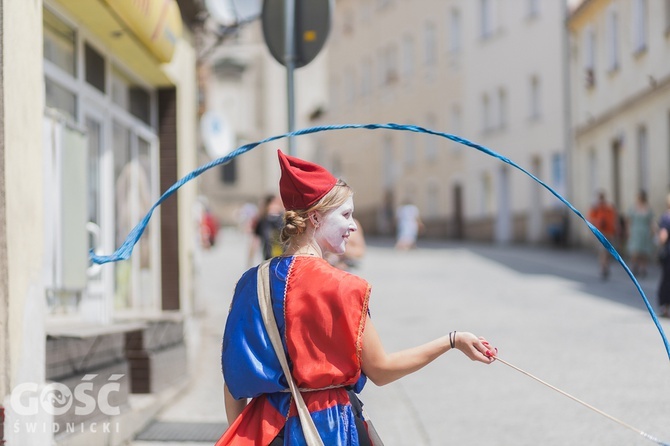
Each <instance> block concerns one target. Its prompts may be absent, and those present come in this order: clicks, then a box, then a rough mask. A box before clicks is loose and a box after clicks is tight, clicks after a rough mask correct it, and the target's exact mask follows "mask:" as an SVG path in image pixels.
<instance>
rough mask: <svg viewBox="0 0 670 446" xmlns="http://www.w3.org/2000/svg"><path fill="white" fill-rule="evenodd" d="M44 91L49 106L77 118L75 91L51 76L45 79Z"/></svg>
mask: <svg viewBox="0 0 670 446" xmlns="http://www.w3.org/2000/svg"><path fill="white" fill-rule="evenodd" d="M44 91H45V98H44V100H45V102H46V106H47V107H51V108H56V109H58V110H61V111H63V112H65V113H67V114H68V115H70V117H72V118H73V119H76V118H77V96H76V95H75V94H74V93H73V92H71V91H70V90H68V89H66V88H65V87H62V86H61V85H60V84H58V83H56V82H54V81H52V80H51V79H49V78H46V79H44Z"/></svg>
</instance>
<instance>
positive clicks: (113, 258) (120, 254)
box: [90, 123, 670, 359]
mask: <svg viewBox="0 0 670 446" xmlns="http://www.w3.org/2000/svg"><path fill="white" fill-rule="evenodd" d="M346 129H352V130H353V129H366V130H378V129H384V130H394V131H408V132H415V133H426V134H429V135H435V136H439V137H442V138H446V139H449V140H451V141H454V142H456V143H459V144H462V145H465V146H468V147H471V148H473V149H476V150H478V151H480V152H483V153H485V154H487V155H489V156H492V157H494V158H497V159H498V160H500V161H502V162H503V163H505V164H509V165H510V166H512V167H514V168H516V169H518V170H520V171H521V172H523V173H525V174H526V175H527V176H529V177H530V178H532V179H533V180H534V181H535V182H537V183H538V184H540V185H541V186H542V187H544V188H545V189H547V190H548V191H549V192H550V193H551V194H552V195H554V196H555V197H556V198H558V199H559V200H560V201H561V202H562V203H563V204H564V205H566V206H567V207H568V209H570V210H571V211H572V212H573V213H574V214H575V215H577V216H578V217H579V218H580V219H582V220H583V221H584V222H585V223H586V225H587V226H588V228H589V230H590V231H591V232H592V233H593V235H595V236H596V238H597V239H598V240H599V241H600V243H601V244H602V245H603V246H604V247H605V248H606V249H607V250H608V251H609V252H610V254H612V256H613V257H614V258H615V260H616V261H617V262H619V264H620V265H621V266H622V267H623V269H624V270H625V271H626V273H627V274H628V277H630V279H631V280H632V281H633V283H634V284H635V287H636V288H637V291H638V293H639V294H640V296H642V300H643V301H644V304H645V306H646V307H647V311H648V312H649V314H650V315H651V318H652V320H653V321H654V324H655V325H656V328H657V329H658V332H659V333H660V335H661V339H662V340H663V344H664V345H665V351H666V352H667V354H668V359H670V342H668V338H667V337H666V335H665V332H664V331H663V327H662V326H661V323H660V322H659V320H658V317H657V316H656V313H655V312H654V309H653V308H652V306H651V304H650V303H649V300H648V299H647V296H646V295H645V293H644V291H643V290H642V287H641V286H640V284H639V282H638V281H637V279H636V278H635V276H634V275H633V273H632V272H631V270H630V269H629V268H628V265H626V262H624V261H623V259H622V258H621V256H620V255H619V253H618V252H617V250H616V249H614V246H612V244H611V243H610V242H609V240H607V238H606V237H605V236H604V235H603V234H602V233H601V232H600V231H599V230H598V229H597V228H596V227H595V226H593V225H592V224H591V223H590V222H589V221H588V220H586V218H585V217H584V215H582V213H581V212H579V211H578V210H577V209H576V208H575V207H574V206H573V205H572V204H570V202H569V201H568V200H566V199H565V198H563V196H561V194H559V193H558V192H556V191H555V190H554V189H552V188H551V187H549V185H547V184H546V183H544V182H543V181H542V180H540V179H539V178H537V177H536V176H535V175H533V174H532V173H530V172H529V171H527V170H526V169H524V168H523V167H521V166H519V165H518V164H516V163H515V162H514V161H512V160H510V159H509V158H506V157H504V156H502V155H500V154H498V153H496V152H494V151H493V150H491V149H489V148H487V147H484V146H482V145H479V144H477V143H474V142H471V141H468V140H467V139H465V138H461V137H459V136H456V135H451V134H449V133H443V132H438V131H435V130H430V129H426V128H423V127H419V126H416V125H406V124H395V123H388V124H341V125H327V126H316V127H309V128H305V129H301V130H296V131H294V132H290V133H284V134H282V135H275V136H271V137H269V138H266V139H264V140H262V141H257V142H252V143H249V144H245V145H243V146H241V147H238V148H237V149H235V150H233V151H232V152H230V153H229V154H228V155H226V156H223V157H221V158H218V159H216V160H213V161H210V162H209V163H207V164H204V165H202V166H200V167H198V168H197V169H195V170H194V171H192V172H191V173H189V174H187V175H186V176H184V177H183V178H181V179H180V180H178V181H177V182H176V183H175V184H173V185H172V186H171V187H170V188H169V189H168V190H166V191H165V192H164V193H163V195H161V196H160V198H159V199H158V201H156V203H154V204H153V206H151V208H150V209H149V212H147V214H146V215H145V216H144V218H143V219H142V220H141V221H140V222H139V223H138V224H137V226H135V227H134V228H133V230H132V231H130V233H129V234H128V237H126V240H125V241H124V242H123V244H122V245H121V246H120V247H119V248H118V249H117V250H116V251H115V252H114V253H113V254H111V255H97V254H95V253H94V252H93V250H91V252H90V258H91V260H92V261H93V262H94V263H98V264H103V263H108V262H118V261H120V260H127V259H128V258H129V257H130V255H131V253H132V251H133V247H134V246H135V244H136V243H137V242H138V241H139V239H140V237H141V236H142V233H143V232H144V230H145V229H146V227H147V225H148V224H149V219H150V218H151V215H152V214H153V212H154V210H155V209H156V208H157V207H158V206H160V204H161V203H163V201H165V200H166V199H167V198H168V197H170V196H171V195H172V194H173V193H175V192H176V191H177V189H179V188H180V187H181V186H183V185H184V184H186V183H188V182H189V181H191V180H193V179H194V178H196V177H198V176H200V175H201V174H202V173H204V172H205V171H207V170H209V169H211V168H212V167H215V166H218V165H221V164H225V163H227V162H228V161H230V160H232V159H233V158H235V157H237V156H239V155H242V154H243V153H246V152H248V151H250V150H252V149H254V148H256V147H258V146H259V145H261V144H265V143H268V142H272V141H277V140H279V139H284V138H288V137H291V136H301V135H308V134H311V133H318V132H325V131H331V130H346Z"/></svg>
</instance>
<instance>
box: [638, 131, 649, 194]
mask: <svg viewBox="0 0 670 446" xmlns="http://www.w3.org/2000/svg"><path fill="white" fill-rule="evenodd" d="M649 176H650V175H649V143H648V137H647V128H646V127H644V126H641V127H640V128H638V130H637V187H638V189H639V190H644V191H648V190H649V186H650V184H649Z"/></svg>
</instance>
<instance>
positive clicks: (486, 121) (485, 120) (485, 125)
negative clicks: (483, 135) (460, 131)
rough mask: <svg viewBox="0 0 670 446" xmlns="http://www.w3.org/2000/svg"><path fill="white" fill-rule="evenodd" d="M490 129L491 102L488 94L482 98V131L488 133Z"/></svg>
mask: <svg viewBox="0 0 670 446" xmlns="http://www.w3.org/2000/svg"><path fill="white" fill-rule="evenodd" d="M490 128H491V100H490V99H489V95H488V94H484V95H483V96H482V130H483V131H484V132H487V131H489V129H490Z"/></svg>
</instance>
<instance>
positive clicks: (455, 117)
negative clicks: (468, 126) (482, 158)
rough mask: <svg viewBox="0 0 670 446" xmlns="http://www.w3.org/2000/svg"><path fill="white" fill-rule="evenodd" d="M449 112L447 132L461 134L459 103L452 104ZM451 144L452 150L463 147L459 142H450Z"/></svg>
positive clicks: (461, 118)
mask: <svg viewBox="0 0 670 446" xmlns="http://www.w3.org/2000/svg"><path fill="white" fill-rule="evenodd" d="M450 114H451V118H450V125H451V128H450V129H449V130H448V132H449V133H451V134H454V135H456V136H461V132H462V131H463V115H462V112H461V107H460V106H459V105H454V106H453V107H452V108H451V113H450ZM451 146H452V149H453V150H454V151H458V150H461V148H462V147H463V146H462V145H461V144H459V143H457V142H455V141H453V142H451Z"/></svg>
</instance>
